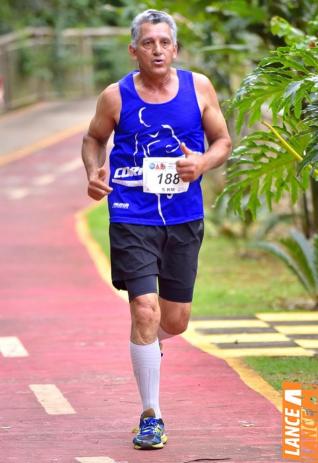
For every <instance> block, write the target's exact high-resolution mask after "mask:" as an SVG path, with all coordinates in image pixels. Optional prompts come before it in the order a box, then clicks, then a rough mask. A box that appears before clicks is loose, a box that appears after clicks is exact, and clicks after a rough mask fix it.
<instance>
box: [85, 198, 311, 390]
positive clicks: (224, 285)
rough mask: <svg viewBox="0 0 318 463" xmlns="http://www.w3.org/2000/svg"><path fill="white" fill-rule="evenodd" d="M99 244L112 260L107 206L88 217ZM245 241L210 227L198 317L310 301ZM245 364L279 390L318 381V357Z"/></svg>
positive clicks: (279, 268)
mask: <svg viewBox="0 0 318 463" xmlns="http://www.w3.org/2000/svg"><path fill="white" fill-rule="evenodd" d="M88 224H89V227H90V230H91V233H92V235H93V237H94V238H95V240H96V241H97V242H98V243H99V244H100V245H101V247H102V249H103V251H104V252H105V254H106V256H108V257H109V239H108V217H107V208H106V206H105V204H101V205H100V206H98V207H97V208H96V209H93V210H91V211H90V212H89V213H88ZM246 249H247V248H246V245H245V243H244V242H243V241H240V242H239V241H233V240H230V239H228V238H225V237H219V236H213V235H212V234H211V233H210V229H209V227H208V226H207V227H206V233H205V238H204V240H203V244H202V248H201V252H200V259H199V272H198V277H197V282H196V288H195V295H194V300H193V311H192V316H193V317H209V316H229V315H242V316H244V315H251V314H255V313H257V312H270V311H282V310H286V304H287V302H288V301H291V300H295V299H304V300H305V298H306V293H305V292H304V290H303V288H302V287H301V285H300V284H299V283H298V282H297V280H296V278H295V277H294V276H293V275H292V274H291V273H290V272H289V271H288V270H287V269H286V268H285V267H284V266H283V264H282V263H281V262H279V261H278V260H276V259H275V258H273V257H271V256H269V255H267V254H264V253H261V252H254V251H253V253H252V254H251V255H250V254H249V253H246ZM245 361H246V362H247V363H248V364H249V365H250V366H251V367H252V368H253V369H255V370H256V371H258V372H259V373H260V374H261V375H262V376H263V377H264V378H265V379H266V381H268V382H269V383H270V384H272V386H273V387H274V388H276V389H277V390H280V388H281V383H282V381H284V380H290V381H297V380H298V381H300V382H302V383H305V382H306V383H316V382H317V377H318V358H317V357H315V358H308V357H248V358H246V359H245Z"/></svg>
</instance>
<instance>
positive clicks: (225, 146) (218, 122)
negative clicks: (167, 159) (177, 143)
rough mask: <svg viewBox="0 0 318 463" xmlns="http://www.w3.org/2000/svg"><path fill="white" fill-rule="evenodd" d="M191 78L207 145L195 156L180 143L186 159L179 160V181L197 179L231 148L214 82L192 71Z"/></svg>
mask: <svg viewBox="0 0 318 463" xmlns="http://www.w3.org/2000/svg"><path fill="white" fill-rule="evenodd" d="M194 81H195V87H196V92H197V98H198V103H199V105H200V107H201V111H202V124H203V128H204V132H205V135H206V138H207V140H208V144H209V147H208V149H207V151H206V152H205V153H204V154H203V155H198V154H196V153H195V152H193V151H191V150H190V149H188V148H187V147H186V146H185V145H184V144H182V145H181V149H182V151H183V153H184V154H185V156H186V158H185V159H182V160H180V161H178V163H177V171H178V173H179V175H180V176H181V178H182V180H184V181H188V182H192V181H194V180H196V179H197V178H198V177H199V176H200V175H202V174H204V173H205V172H207V171H208V170H210V169H214V168H216V167H219V166H221V165H222V164H223V163H224V162H225V161H226V160H227V159H228V157H229V155H230V153H231V148H232V144H231V138H230V135H229V133H228V130H227V126H226V122H225V120H224V117H223V114H222V111H221V109H220V106H219V103H218V99H217V95H216V93H215V90H214V88H213V85H212V84H211V82H210V80H209V79H208V78H207V77H205V76H203V75H202V74H194Z"/></svg>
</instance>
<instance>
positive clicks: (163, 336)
mask: <svg viewBox="0 0 318 463" xmlns="http://www.w3.org/2000/svg"><path fill="white" fill-rule="evenodd" d="M173 336H175V334H169V333H167V332H166V331H165V330H163V329H162V328H161V326H160V325H159V328H158V339H159V341H163V340H164V339H169V338H173Z"/></svg>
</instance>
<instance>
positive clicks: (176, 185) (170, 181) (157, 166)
mask: <svg viewBox="0 0 318 463" xmlns="http://www.w3.org/2000/svg"><path fill="white" fill-rule="evenodd" d="M178 159H180V158H144V159H143V167H142V171H143V191H144V192H145V193H157V194H158V193H159V194H167V195H171V194H176V193H184V192H185V191H187V190H188V188H189V182H184V181H183V180H181V178H180V177H179V174H178V173H177V170H176V162H177V161H178Z"/></svg>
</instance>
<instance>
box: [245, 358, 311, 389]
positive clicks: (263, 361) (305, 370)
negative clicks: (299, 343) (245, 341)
mask: <svg viewBox="0 0 318 463" xmlns="http://www.w3.org/2000/svg"><path fill="white" fill-rule="evenodd" d="M244 360H245V362H246V363H247V364H248V365H249V366H250V367H251V368H253V369H254V370H255V371H258V372H259V373H260V374H261V375H262V376H263V378H264V379H265V380H266V381H267V382H268V383H269V384H271V385H272V386H273V387H274V388H275V389H277V390H278V391H280V390H281V388H282V381H295V382H300V383H302V384H306V383H308V384H318V358H317V357H270V358H268V357H247V358H245V359H244Z"/></svg>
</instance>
